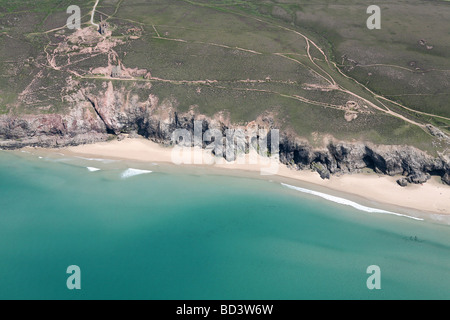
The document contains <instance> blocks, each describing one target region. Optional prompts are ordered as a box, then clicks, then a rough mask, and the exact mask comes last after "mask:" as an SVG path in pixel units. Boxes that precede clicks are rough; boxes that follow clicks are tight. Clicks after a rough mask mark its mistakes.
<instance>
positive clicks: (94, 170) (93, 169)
mask: <svg viewBox="0 0 450 320" xmlns="http://www.w3.org/2000/svg"><path fill="white" fill-rule="evenodd" d="M86 169H88V170H89V171H90V172H96V171H100V169H99V168H94V167H86Z"/></svg>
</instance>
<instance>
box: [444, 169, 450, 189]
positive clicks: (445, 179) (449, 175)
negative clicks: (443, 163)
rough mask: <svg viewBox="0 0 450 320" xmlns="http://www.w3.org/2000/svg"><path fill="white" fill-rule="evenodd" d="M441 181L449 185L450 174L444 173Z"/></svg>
mask: <svg viewBox="0 0 450 320" xmlns="http://www.w3.org/2000/svg"><path fill="white" fill-rule="evenodd" d="M442 182H444V183H446V184H448V185H449V186H450V174H449V173H448V172H447V173H446V174H444V176H443V177H442Z"/></svg>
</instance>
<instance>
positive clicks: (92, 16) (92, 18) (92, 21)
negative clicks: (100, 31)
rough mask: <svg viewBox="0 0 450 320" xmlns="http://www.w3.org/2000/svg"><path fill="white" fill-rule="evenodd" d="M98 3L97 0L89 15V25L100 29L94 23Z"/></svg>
mask: <svg viewBox="0 0 450 320" xmlns="http://www.w3.org/2000/svg"><path fill="white" fill-rule="evenodd" d="M99 1H100V0H97V1H96V2H95V4H94V8H93V9H92V13H91V24H92V25H93V26H95V27H96V28H100V26H99V25H98V24H96V23H95V22H94V15H95V10H97V5H98V2H99Z"/></svg>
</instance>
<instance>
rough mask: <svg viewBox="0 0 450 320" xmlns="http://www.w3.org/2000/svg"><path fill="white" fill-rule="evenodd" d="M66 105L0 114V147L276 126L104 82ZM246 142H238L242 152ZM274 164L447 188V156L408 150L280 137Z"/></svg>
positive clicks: (161, 138) (164, 138)
mask: <svg viewBox="0 0 450 320" xmlns="http://www.w3.org/2000/svg"><path fill="white" fill-rule="evenodd" d="M135 89H136V88H135ZM137 89H138V90H141V91H142V90H147V89H149V88H148V87H147V88H140V87H138V88H137ZM67 103H70V104H71V105H72V108H71V109H70V112H68V113H66V114H40V115H21V116H14V115H2V116H0V148H2V149H17V148H22V147H25V146H39V147H63V146H69V145H79V144H86V143H94V142H99V141H106V140H108V139H111V138H116V137H120V135H121V134H122V133H134V134H138V135H141V136H144V137H146V138H149V139H151V140H153V141H156V142H158V143H163V144H171V143H172V141H171V140H172V139H171V138H172V132H173V131H174V130H176V129H186V130H188V131H190V132H193V131H194V121H195V120H203V128H202V130H203V131H206V130H208V129H210V128H215V129H218V130H220V131H221V132H222V133H223V134H224V136H225V130H227V129H230V128H234V129H236V128H240V129H246V128H247V129H248V127H249V126H254V125H258V126H259V127H263V128H266V129H271V128H274V127H276V125H275V124H274V119H273V117H271V116H270V115H266V116H261V117H259V118H258V119H255V121H254V122H253V123H250V124H248V125H246V126H237V125H233V124H232V123H231V122H230V120H229V118H228V117H227V116H226V114H223V113H219V114H216V115H215V116H213V117H206V116H203V115H200V114H198V113H197V112H195V107H192V108H191V110H190V111H189V112H185V113H179V112H178V111H177V108H176V102H175V101H171V100H164V101H159V99H158V97H156V96H153V95H152V94H149V95H148V98H147V99H141V98H140V97H139V96H138V94H136V93H135V91H133V90H128V89H126V88H125V87H119V88H114V87H113V83H112V82H105V83H104V84H103V88H102V90H100V91H97V90H96V89H95V88H94V87H88V88H83V89H80V90H78V91H77V92H76V93H74V94H73V95H72V96H70V97H69V99H68V101H67ZM247 141H248V140H245V141H244V143H245V146H246V148H247V149H248V142H247ZM269 149H270V146H269ZM280 161H281V162H282V163H284V164H287V165H289V166H291V167H295V168H297V169H299V170H301V169H314V170H316V171H317V172H318V173H319V174H320V176H321V177H322V178H324V179H326V178H329V177H330V175H333V174H344V173H353V172H359V171H361V170H362V169H364V168H371V169H373V170H375V171H376V172H379V173H383V174H387V175H403V176H405V179H406V180H405V181H407V182H409V183H424V182H426V181H427V180H428V179H429V178H430V176H431V175H437V176H440V177H441V178H442V180H443V181H444V182H445V183H447V184H449V185H450V159H449V157H448V155H440V156H438V157H432V156H430V155H428V154H426V153H425V152H422V151H420V150H418V149H416V148H414V147H410V146H383V145H374V144H371V143H363V142H358V143H349V142H339V141H334V140H332V139H331V140H330V141H329V142H328V144H327V145H326V146H325V147H323V148H314V147H312V146H311V145H310V144H309V143H308V142H306V141H304V140H302V139H300V138H299V137H296V136H294V135H292V134H287V133H281V137H280Z"/></svg>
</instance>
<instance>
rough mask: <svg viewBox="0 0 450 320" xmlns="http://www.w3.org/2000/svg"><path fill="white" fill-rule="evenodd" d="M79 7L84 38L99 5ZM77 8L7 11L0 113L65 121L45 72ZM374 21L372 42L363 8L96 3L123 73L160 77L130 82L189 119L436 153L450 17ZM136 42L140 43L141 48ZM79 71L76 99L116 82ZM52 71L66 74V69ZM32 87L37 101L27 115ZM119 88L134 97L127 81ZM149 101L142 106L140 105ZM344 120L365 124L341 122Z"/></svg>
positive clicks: (1, 35)
mask: <svg viewBox="0 0 450 320" xmlns="http://www.w3.org/2000/svg"><path fill="white" fill-rule="evenodd" d="M78 2H79V3H78V5H80V7H81V8H82V13H83V20H82V21H83V26H84V27H88V25H89V19H90V11H91V10H92V7H93V5H94V3H95V1H93V0H91V1H88V0H83V1H78ZM70 4H72V3H71V1H56V0H45V1H39V5H37V4H36V1H31V0H25V1H23V0H21V1H6V0H0V41H1V43H2V45H1V47H0V74H1V77H0V96H1V99H2V100H0V103H1V104H2V105H5V107H2V109H0V113H6V112H10V113H17V114H20V113H31V114H33V113H51V112H57V113H61V112H67V111H68V109H69V108H70V104H67V103H65V102H64V99H63V97H64V95H67V94H68V93H67V92H62V91H61V88H62V87H63V86H64V84H65V83H66V79H67V77H68V76H69V75H72V76H73V73H71V74H69V73H68V72H67V70H66V69H62V70H56V69H54V68H53V69H52V68H51V67H50V66H49V65H48V61H47V53H48V52H51V51H52V50H54V49H55V48H56V47H57V45H58V44H59V43H60V42H61V41H62V40H61V37H58V36H57V32H59V31H61V30H63V29H64V28H62V27H63V26H64V24H65V19H67V14H66V13H65V9H66V8H67V7H68V6H69V5H70ZM380 7H381V10H382V29H381V30H368V29H367V28H366V19H367V17H368V15H367V14H366V9H367V3H365V2H363V1H356V0H342V1H339V3H337V2H336V1H332V0H321V1H309V2H307V3H306V2H305V1H299V0H290V1H284V0H263V1H261V0H223V1H218V0H192V1H191V0H151V1H142V0H139V1H138V0H127V1H122V0H101V1H100V3H99V5H98V7H97V13H96V20H97V21H98V20H99V15H100V14H101V15H102V16H103V17H105V18H106V20H107V21H108V23H110V24H111V25H112V26H113V33H112V38H115V39H120V40H123V43H122V44H118V45H117V46H115V47H114V50H115V52H116V53H117V55H118V57H119V59H120V60H121V61H122V63H123V65H125V66H126V67H128V68H139V69H147V70H149V71H150V72H151V75H152V77H153V78H151V79H146V78H144V77H136V79H135V81H139V82H143V83H145V82H151V84H152V87H151V90H150V93H152V94H153V95H155V96H158V98H159V99H160V101H164V100H170V101H173V102H175V103H174V106H175V107H176V108H178V109H179V110H180V111H187V110H189V108H190V107H191V106H194V105H195V106H197V110H198V111H199V112H201V113H203V114H206V115H209V116H213V115H214V114H216V113H218V112H221V111H227V112H228V113H229V114H230V117H231V120H232V121H233V122H236V123H245V122H248V121H252V120H254V119H255V118H257V117H258V116H259V115H261V114H262V113H264V112H266V111H270V112H272V114H274V115H276V117H277V120H278V123H279V125H280V126H281V127H282V129H284V130H291V131H293V132H296V133H297V134H298V135H300V136H302V137H304V138H307V139H309V140H310V141H311V142H312V143H317V144H320V143H319V142H318V140H317V136H320V137H324V136H325V135H332V136H334V137H336V138H338V139H345V140H369V141H372V142H375V143H380V144H410V145H414V146H417V147H419V148H421V149H424V150H427V151H430V152H432V153H435V152H436V151H438V149H437V148H438V147H436V146H437V145H438V144H437V143H435V142H436V138H434V137H432V136H431V135H430V134H429V133H428V132H427V131H426V130H424V128H423V125H424V124H428V123H431V124H433V125H434V126H436V127H438V128H439V129H441V130H442V131H446V132H449V126H450V119H449V118H450V108H449V105H448V98H449V90H448V88H449V87H450V77H449V72H450V59H449V58H450V50H448V49H449V47H450V37H449V33H450V31H449V29H448V19H447V17H448V16H449V15H450V3H449V2H446V1H421V0H404V1H402V2H401V3H398V4H396V3H381V4H380ZM133 28H139V30H142V31H141V32H139V33H136V34H137V36H136V37H135V38H131V37H129V36H130V34H133V35H134V34H135V33H134V32H135V31H133V32H132V33H130V29H133ZM63 32H66V34H67V33H69V31H68V30H64V31H63ZM420 40H424V41H422V43H420V42H419V41H420ZM424 43H425V44H424ZM427 46H428V47H427ZM82 58H83V59H78V60H79V61H77V62H75V63H72V62H71V65H70V68H71V70H72V71H75V72H76V74H78V75H80V77H79V78H78V79H77V80H82V81H81V84H80V85H79V86H80V87H79V88H81V87H82V86H86V85H90V84H92V85H96V86H97V87H98V88H99V90H101V88H102V84H103V83H104V82H105V81H109V80H108V79H107V78H108V76H107V75H104V74H96V75H91V74H89V72H90V70H92V69H93V68H96V67H105V66H106V65H107V63H108V57H107V55H92V57H89V56H88V55H86V56H85V57H83V56H82ZM55 61H56V65H58V66H60V65H64V64H66V63H67V57H66V56H59V57H57V59H56V60H55ZM43 66H45V67H43ZM38 75H39V77H38V78H39V85H36V86H33V88H34V87H35V88H39V89H36V92H34V93H33V94H34V96H33V99H30V101H29V103H26V104H24V103H20V99H21V98H20V95H21V94H22V93H23V92H24V90H26V89H27V88H28V87H29V86H30V82H31V81H33V79H34V78H35V77H37V76H38ZM75 78H77V77H75ZM195 81H201V82H195ZM118 82H119V83H120V82H123V83H122V84H118ZM124 82H127V83H124ZM114 83H115V85H119V86H120V85H122V86H126V87H130V88H132V84H131V83H130V81H121V80H114ZM76 89H77V88H74V89H73V90H76ZM75 92H76V91H75ZM148 93H149V92H147V91H145V90H144V91H141V92H137V94H138V95H139V97H140V98H142V99H145V98H146V95H147V96H148ZM349 101H353V102H355V103H356V105H357V107H354V106H351V107H348V102H349ZM6 106H8V108H6ZM49 106H50V107H49ZM8 110H9V111H8ZM348 111H352V112H356V113H357V118H356V119H352V120H351V121H349V119H348V118H347V119H346V116H347V112H348ZM315 137H316V138H315ZM319 140H320V139H319ZM439 148H441V147H439Z"/></svg>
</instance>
